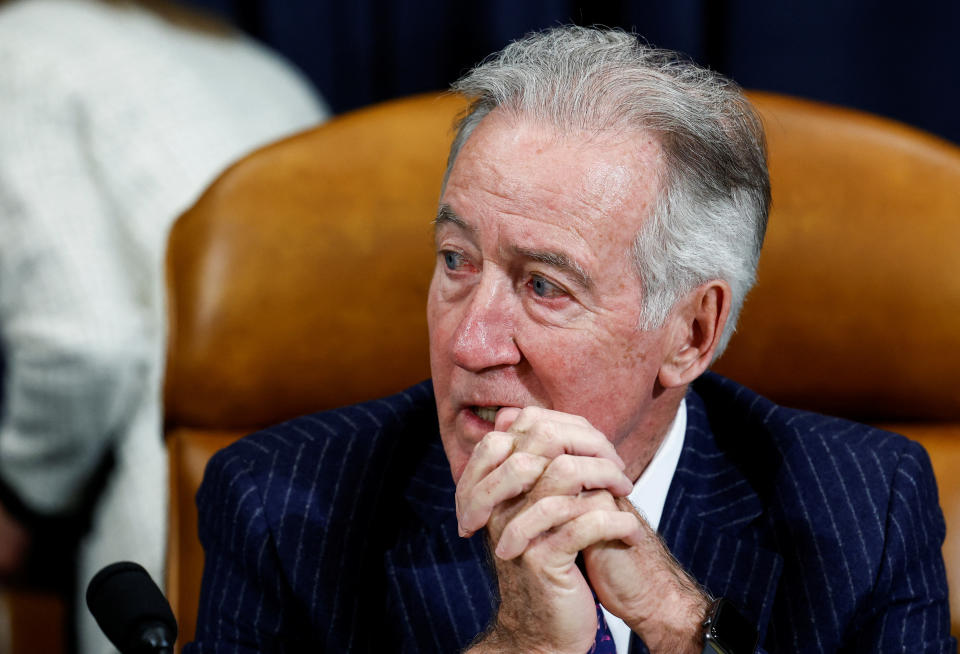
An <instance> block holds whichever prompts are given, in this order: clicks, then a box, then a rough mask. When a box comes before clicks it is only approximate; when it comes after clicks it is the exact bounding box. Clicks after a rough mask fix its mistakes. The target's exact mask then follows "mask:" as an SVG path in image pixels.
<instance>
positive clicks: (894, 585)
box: [854, 442, 957, 654]
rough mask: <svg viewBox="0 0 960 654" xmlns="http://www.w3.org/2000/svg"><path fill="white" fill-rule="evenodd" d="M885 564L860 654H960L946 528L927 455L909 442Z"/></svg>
mask: <svg viewBox="0 0 960 654" xmlns="http://www.w3.org/2000/svg"><path fill="white" fill-rule="evenodd" d="M888 506H889V510H888V512H887V517H886V527H885V539H884V543H885V545H884V551H883V560H882V561H881V566H880V571H879V574H878V576H877V585H876V588H875V591H874V593H873V595H872V601H873V603H874V607H873V609H872V615H871V617H870V618H869V620H868V621H867V623H866V624H865V625H864V626H863V628H862V629H860V630H859V632H858V633H857V634H856V638H857V643H856V645H857V646H856V647H855V648H854V649H855V651H857V652H864V653H867V652H871V653H873V652H916V653H918V654H921V653H923V654H933V653H935V652H944V653H946V652H950V653H955V652H956V651H957V649H956V648H957V644H956V641H954V639H953V638H951V637H950V611H949V607H948V592H947V581H946V570H945V568H944V563H943V554H942V550H941V548H942V546H943V539H944V536H945V535H946V526H945V523H944V520H943V513H942V512H941V510H940V503H939V499H938V496H937V484H936V480H935V479H934V476H933V469H932V467H931V466H930V459H929V457H928V456H927V453H926V451H925V450H924V449H923V448H922V447H921V446H920V445H918V444H916V443H913V442H911V443H909V445H908V447H907V448H906V449H905V450H904V452H903V455H902V456H901V458H900V460H899V464H898V465H897V467H896V468H895V470H894V473H893V478H892V480H891V491H890V498H889V505H888Z"/></svg>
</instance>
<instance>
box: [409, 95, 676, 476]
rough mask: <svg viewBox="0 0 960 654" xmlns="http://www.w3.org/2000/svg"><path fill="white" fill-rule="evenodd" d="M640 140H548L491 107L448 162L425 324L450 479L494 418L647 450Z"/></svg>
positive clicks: (649, 339)
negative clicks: (571, 423) (538, 421)
mask: <svg viewBox="0 0 960 654" xmlns="http://www.w3.org/2000/svg"><path fill="white" fill-rule="evenodd" d="M660 165H661V160H660V150H659V146H658V145H657V143H656V141H655V140H654V139H653V138H652V137H648V136H647V135H644V134H638V133H632V134H629V135H610V134H601V135H589V134H586V135H583V136H580V135H573V136H569V135H568V136H559V135H558V134H556V133H555V132H554V131H553V130H551V129H546V128H542V127H538V126H536V125H533V124H530V123H525V122H522V121H521V122H519V123H517V122H514V121H512V120H510V119H508V118H507V117H505V116H503V115H502V114H500V113H499V112H497V111H495V112H493V113H492V114H490V115H489V116H487V117H486V118H485V119H484V120H483V121H482V122H481V123H480V125H479V126H478V127H477V129H476V130H475V131H474V133H473V134H472V135H471V137H470V138H469V140H468V141H467V143H466V144H465V145H464V147H463V149H462V150H461V151H460V154H459V156H458V157H457V160H456V163H455V165H454V167H453V170H452V171H451V174H450V177H449V180H448V183H447V187H446V190H445V192H444V194H443V197H442V198H441V211H440V215H439V220H438V225H437V229H436V246H437V262H436V269H435V271H434V274H433V282H432V284H431V286H430V296H429V301H428V308H427V317H428V321H429V327H430V363H431V367H432V372H433V384H434V388H435V391H436V397H437V412H438V416H439V421H440V434H441V436H442V439H443V445H444V449H445V450H446V453H447V457H448V458H449V461H450V465H451V470H452V472H453V477H454V479H455V480H459V478H460V475H461V474H462V472H463V468H464V466H465V465H466V462H467V460H468V459H469V457H470V454H471V452H472V451H473V448H474V446H475V445H476V443H477V442H478V441H479V440H480V439H481V438H483V436H484V435H485V434H486V433H488V432H489V431H491V430H492V429H493V422H492V420H493V416H494V414H495V411H496V409H497V408H498V407H502V406H516V407H524V406H529V405H535V406H541V407H545V408H549V409H554V410H557V411H563V412H566V413H571V414H576V415H580V416H583V417H585V418H586V419H587V420H589V421H590V423H591V424H593V426H594V427H596V428H597V429H599V430H600V431H602V432H603V433H604V434H605V435H606V436H607V438H609V439H610V440H611V441H612V442H613V443H614V444H615V445H616V446H617V449H618V451H620V454H621V456H623V457H624V459H625V460H627V461H629V459H628V457H631V458H636V457H637V456H638V455H641V454H638V453H640V452H641V451H642V452H647V453H648V454H647V456H649V455H651V454H652V450H653V449H655V447H656V445H657V440H658V438H659V436H660V434H657V433H651V430H652V429H653V426H652V425H651V419H650V416H649V415H648V413H649V409H650V406H651V404H652V403H653V402H654V398H655V396H656V393H657V391H656V378H657V373H658V370H659V367H660V364H661V363H662V361H663V360H664V357H665V353H666V340H667V339H666V338H665V330H654V331H647V332H644V331H640V330H639V329H638V327H637V326H638V324H639V323H640V301H641V288H640V280H639V279H638V276H637V274H636V272H635V268H634V265H633V262H632V259H631V256H632V252H631V247H632V242H633V239H634V237H635V235H636V233H637V231H638V229H639V228H640V225H641V223H642V221H643V220H644V219H645V218H646V217H647V216H648V215H649V213H650V211H651V207H652V206H653V204H654V200H655V192H656V187H657V179H656V170H657V168H658V166H660Z"/></svg>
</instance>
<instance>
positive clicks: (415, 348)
mask: <svg viewBox="0 0 960 654" xmlns="http://www.w3.org/2000/svg"><path fill="white" fill-rule="evenodd" d="M751 97H752V99H753V100H754V101H755V103H756V105H757V107H758V108H759V110H760V111H761V113H762V114H763V116H764V119H765V123H766V126H767V130H768V137H769V145H770V170H771V175H772V179H773V198H774V200H773V212H772V215H771V219H770V227H769V230H768V235H767V243H766V245H765V247H764V254H763V256H762V257H761V262H760V271H759V279H760V282H759V283H758V285H757V287H756V289H755V290H754V292H753V293H752V294H751V296H750V297H749V298H748V300H747V303H746V306H745V309H744V312H743V316H742V321H741V326H740V329H739V333H738V335H737V336H735V337H734V339H733V341H732V342H731V345H730V348H729V351H728V352H727V353H726V354H725V355H724V356H723V357H722V358H721V359H720V361H718V363H717V365H716V368H717V369H718V370H719V371H720V372H723V373H724V374H728V375H730V376H731V377H734V378H735V379H737V380H738V381H740V382H742V383H745V384H747V385H749V386H751V387H753V388H755V389H756V390H757V391H759V392H762V393H764V394H766V395H768V396H770V397H771V398H773V399H775V400H777V401H779V402H781V403H784V404H792V405H795V406H801V407H804V408H810V409H814V410H820V411H826V412H830V413H834V414H839V415H843V416H848V417H853V418H856V419H860V420H863V421H866V422H871V423H884V424H888V425H892V426H893V427H894V428H895V429H897V430H899V431H901V432H902V433H906V434H907V435H911V436H913V437H917V438H919V439H920V440H921V441H922V442H923V443H924V444H925V445H927V447H928V449H929V451H930V453H931V455H932V457H933V461H934V468H935V471H936V473H937V475H938V480H939V482H940V487H941V500H942V504H943V507H944V511H945V514H946V516H947V522H948V525H960V483H958V482H957V481H956V478H955V476H953V475H952V474H951V473H952V470H955V469H956V467H955V466H956V465H957V464H960V393H958V392H957V391H956V388H955V385H954V384H953V383H952V382H953V379H952V374H951V373H952V372H953V371H955V370H958V369H960V275H958V274H956V272H955V270H954V265H955V264H954V261H955V260H956V258H957V255H958V254H960V220H958V216H960V194H958V193H957V189H958V188H960V151H958V148H956V147H954V146H951V145H949V144H947V143H945V142H943V141H941V140H938V139H936V138H934V137H931V136H929V135H926V134H923V133H920V132H918V131H916V130H913V129H910V128H908V127H905V126H903V125H899V124H896V123H893V122H891V121H888V120H884V119H881V118H877V117H874V116H870V115H867V114H864V113H861V112H855V111H851V110H845V109H839V108H835V107H829V106H826V105H822V104H816V103H812V102H806V101H802V100H797V99H792V98H785V97H780V96H775V95H769V94H762V93H753V94H751ZM462 106H463V105H462V101H461V100H460V99H458V98H457V97H454V96H449V95H443V96H420V97H416V98H411V99H406V100H400V101H394V102H390V103H386V104H383V105H379V106H375V107H371V108H368V109H364V110H360V111H356V112H352V113H350V114H346V115H344V116H341V117H339V118H337V119H336V120H334V121H331V122H330V123H327V124H326V125H323V126H320V127H318V128H316V129H314V130H312V131H309V132H305V133H303V134H300V135H298V136H295V137H293V138H291V139H288V140H285V141H282V142H280V143H277V144H275V145H272V146H269V147H267V148H265V149H263V150H260V151H258V152H255V153H253V154H252V155H250V156H248V157H247V158H245V159H243V160H242V161H240V162H239V163H238V164H236V165H235V166H233V167H232V168H230V169H229V170H228V171H226V172H225V173H224V174H223V175H222V176H221V177H220V178H219V179H218V180H217V181H216V182H215V183H214V184H213V186H211V188H210V189H209V190H208V191H207V193H206V194H205V195H204V196H203V197H202V198H201V199H200V201H199V202H198V203H197V205H196V206H195V207H194V208H193V209H191V210H190V211H189V212H187V213H186V214H185V215H184V216H183V217H182V218H181V219H180V220H179V221H178V223H177V224H176V226H175V227H174V230H173V232H172V234H171V239H170V248H169V254H168V271H169V272H168V274H169V293H170V341H169V355H168V362H167V378H166V399H165V402H166V419H167V433H168V442H169V445H170V454H171V494H172V496H171V528H170V549H169V560H168V595H169V596H170V598H171V601H172V603H173V605H174V610H175V612H176V613H177V615H178V618H179V620H180V623H181V642H185V641H186V640H189V639H190V638H191V637H192V634H193V631H194V626H195V624H194V620H195V616H196V609H197V605H198V597H199V585H200V574H201V571H202V566H203V554H202V550H201V548H200V545H199V543H198V541H197V535H196V509H195V506H194V503H193V497H194V494H195V492H196V489H197V487H198V485H199V483H200V479H201V477H202V471H203V467H204V465H205V464H206V461H207V459H208V458H209V456H210V455H211V454H212V453H213V452H214V451H216V450H217V449H219V448H220V447H222V446H223V445H224V444H226V443H229V442H230V441H231V440H233V439H234V438H236V437H238V436H239V435H241V434H243V433H247V432H249V431H253V430H255V429H258V428H261V427H263V426H266V425H268V424H271V423H274V422H278V421H281V420H283V419H286V418H289V417H292V416H294V415H297V414H301V413H306V412H310V411H317V410H320V409H324V408H329V407H333V406H339V405H343V404H347V403H351V402H355V401H359V400H362V399H367V398H370V397H375V396H379V395H384V394H387V393H390V392H393V391H395V390H399V389H401V388H403V387H405V386H408V385H410V384H412V383H414V382H416V381H418V380H420V379H422V378H425V377H427V376H428V375H429V369H428V356H427V338H426V317H425V296H426V290H427V286H428V284H429V276H430V273H431V270H432V265H433V255H432V238H431V237H432V233H431V232H432V230H431V226H430V221H431V219H432V218H433V215H434V213H435V210H436V201H437V198H438V194H439V188H440V181H441V177H442V172H443V167H444V162H445V159H446V151H447V147H448V145H449V141H450V138H451V136H452V133H451V131H450V126H451V123H452V120H453V117H454V115H455V114H456V113H457V112H458V111H460V110H461V109H462ZM944 553H945V555H946V558H947V566H948V572H949V575H950V580H951V582H952V584H951V586H952V588H953V592H954V593H955V594H956V593H957V592H958V590H960V538H956V537H954V536H953V535H952V533H951V535H950V536H948V540H947V543H946V545H945V549H944ZM952 605H953V607H954V619H953V624H954V633H960V628H958V625H960V597H956V595H955V597H954V602H953V603H952Z"/></svg>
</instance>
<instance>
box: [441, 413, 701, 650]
mask: <svg viewBox="0 0 960 654" xmlns="http://www.w3.org/2000/svg"><path fill="white" fill-rule="evenodd" d="M624 468H625V466H624V462H623V461H622V460H621V459H620V457H619V456H618V455H617V452H616V449H615V448H614V446H613V445H612V444H611V443H610V441H609V440H607V438H606V437H605V436H604V435H603V434H602V433H600V432H599V431H597V430H596V429H594V428H593V427H592V426H591V425H590V423H589V422H588V421H587V420H585V419H584V418H582V417H579V416H573V415H569V414H565V413H560V412H557V411H551V410H548V409H541V408H538V407H527V408H525V409H523V410H521V409H517V408H505V409H501V410H500V412H499V413H498V414H497V418H496V423H495V425H494V430H493V431H492V432H490V433H488V434H487V435H486V436H485V437H484V438H483V439H482V440H481V441H480V442H479V443H478V444H477V446H476V448H475V449H474V451H473V454H472V455H471V458H470V460H469V461H468V463H467V465H466V467H465V468H464V471H463V474H462V476H461V477H460V480H459V481H458V483H457V494H456V499H457V517H458V520H459V525H460V535H461V536H465V537H467V536H471V535H472V534H473V533H475V532H476V531H478V530H480V529H482V528H484V527H486V531H487V537H488V538H489V540H490V544H491V546H492V548H493V551H494V554H495V557H494V560H495V565H496V570H497V577H498V583H499V586H500V596H501V604H500V608H499V611H498V614H497V618H496V621H495V623H494V625H493V626H492V628H491V630H490V631H489V632H488V633H487V634H486V635H485V637H484V638H483V640H481V641H480V642H479V643H477V644H476V650H475V651H506V650H511V651H525V652H541V651H542V652H571V653H576V654H583V653H584V652H586V651H587V650H588V649H589V648H590V645H591V644H592V643H593V641H594V637H595V635H596V630H597V614H596V607H595V603H594V599H593V594H592V593H591V590H590V588H591V586H592V587H593V589H594V591H595V592H596V593H597V596H598V597H599V598H600V601H601V602H602V603H603V605H604V606H605V607H606V608H607V610H609V611H610V612H612V613H613V614H615V615H617V616H618V617H620V618H622V619H623V620H624V622H626V623H627V625H628V626H630V628H631V629H633V630H634V631H636V632H637V633H638V634H640V635H641V636H642V637H644V640H645V641H646V643H647V646H648V647H649V648H650V649H651V651H652V652H656V651H671V652H683V651H687V650H689V651H699V647H698V643H697V641H698V638H697V635H698V629H697V627H698V625H699V622H700V621H701V620H702V616H703V614H704V611H705V606H706V604H707V603H708V599H707V598H706V596H705V595H704V594H703V593H702V592H700V591H699V589H698V588H697V586H696V584H695V582H693V581H692V580H690V579H689V577H688V576H687V575H686V573H685V572H684V571H683V570H682V569H681V568H680V567H679V566H678V565H677V564H676V563H675V561H674V560H673V558H672V557H671V556H670V554H669V552H668V551H667V550H666V548H665V547H664V546H663V545H662V543H661V541H660V540H659V538H658V537H657V535H656V534H655V533H654V532H653V530H651V529H650V527H649V526H648V525H647V523H646V521H644V520H643V518H641V517H640V516H639V515H638V514H637V513H636V511H634V510H633V507H632V506H631V505H630V503H629V502H628V501H627V500H626V499H624V498H625V496H626V495H627V494H629V493H630V491H631V489H632V488H633V482H632V481H631V480H630V479H629V478H628V477H627V476H626V475H625V474H624V472H623V471H624ZM581 552H582V553H583V558H584V568H585V570H586V574H587V577H588V578H589V583H588V581H587V578H585V577H584V574H583V573H582V572H581V571H580V568H578V567H577V565H576V558H577V555H578V554H579V553H581Z"/></svg>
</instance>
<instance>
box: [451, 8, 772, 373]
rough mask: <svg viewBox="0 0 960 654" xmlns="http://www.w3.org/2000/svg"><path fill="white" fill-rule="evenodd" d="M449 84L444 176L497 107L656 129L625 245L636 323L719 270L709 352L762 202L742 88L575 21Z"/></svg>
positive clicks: (587, 128)
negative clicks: (634, 224)
mask: <svg viewBox="0 0 960 654" xmlns="http://www.w3.org/2000/svg"><path fill="white" fill-rule="evenodd" d="M453 89H454V90H455V91H459V92H460V93H462V94H464V95H465V96H467V98H468V99H469V100H470V104H469V106H468V108H467V110H466V112H465V114H464V115H463V116H462V117H461V118H460V120H459V121H458V123H457V127H456V129H457V132H456V136H455V138H454V140H453V145H452V146H451V148H450V157H449V159H448V161H447V172H446V175H445V176H444V186H446V181H447V178H448V177H449V175H450V171H451V170H452V168H453V164H454V161H455V160H456V158H457V154H458V153H459V152H460V149H461V148H462V147H463V145H464V143H466V141H467V139H468V138H469V137H470V134H471V133H472V132H473V130H474V129H475V128H476V127H477V125H478V124H479V123H480V121H481V120H483V118H484V117H485V116H486V115H487V114H489V113H490V112H491V111H493V110H494V109H497V108H499V109H500V110H501V111H506V112H509V113H510V114H512V115H513V116H514V117H516V118H521V117H522V118H525V119H533V120H536V121H538V122H542V123H546V124H550V125H553V126H554V127H555V128H557V129H558V130H560V131H562V132H571V133H577V132H588V133H594V132H598V131H605V130H617V131H621V132H622V131H624V130H634V131H646V132H651V133H653V134H655V135H656V136H657V137H658V139H659V143H660V146H661V148H662V152H663V155H664V159H665V161H666V165H665V170H663V171H659V174H660V180H659V181H660V188H659V191H658V197H657V200H656V203H655V207H654V209H653V211H652V214H651V216H650V217H649V218H648V219H647V220H645V221H644V222H643V225H642V227H641V228H640V230H639V233H638V234H637V236H636V238H635V239H634V245H633V255H634V261H635V265H636V268H637V271H638V273H639V276H640V281H641V287H642V291H643V297H642V298H641V302H642V313H643V317H642V321H641V323H642V324H641V325H640V328H641V329H655V328H657V327H660V326H661V325H663V323H664V321H665V320H666V318H667V316H668V315H669V313H670V310H671V309H672V308H673V306H674V305H675V304H676V302H677V301H678V300H679V299H680V298H682V297H683V296H684V295H685V294H686V293H688V292H689V291H690V290H692V289H693V288H696V287H697V286H698V285H700V284H702V283H704V282H706V281H709V280H712V279H722V280H726V282H727V283H728V284H730V287H731V288H732V290H733V298H732V302H731V308H730V317H729V319H728V321H727V326H726V328H725V330H724V332H723V334H722V335H721V338H720V343H719V347H718V348H717V354H716V355H717V356H719V354H720V353H721V352H722V351H723V349H724V348H725V347H726V345H727V343H728V341H729V340H730V337H731V336H732V335H733V331H734V329H735V325H736V320H737V315H738V314H739V312H740V308H741V306H742V305H743V300H744V297H745V296H746V294H747V292H748V291H749V290H750V288H751V287H752V286H753V283H754V280H755V278H756V267H757V261H758V259H759V257H760V248H761V246H762V244H763V237H764V232H765V231H766V225H767V214H768V212H769V207H770V180H769V176H768V173H767V161H766V145H765V141H764V135H763V127H762V124H761V122H760V119H759V117H758V116H757V114H756V112H755V111H754V109H753V107H751V105H750V103H749V102H748V101H747V99H746V98H745V97H744V95H743V92H742V91H741V89H740V88H739V87H738V86H737V85H736V84H735V83H734V82H733V81H731V80H729V79H727V78H725V77H723V76H722V75H719V74H718V73H714V72H712V71H710V70H706V69H704V68H701V67H699V66H697V65H696V64H693V63H691V62H688V61H685V60H683V59H681V58H680V57H679V56H678V55H677V54H676V53H674V52H670V51H668V50H660V49H657V48H653V47H650V46H648V45H645V44H643V43H641V42H640V41H638V39H637V37H636V36H635V35H633V34H628V33H626V32H623V31H620V30H611V29H595V28H584V27H573V26H567V27H558V28H554V29H550V30H547V31H544V32H539V33H534V34H530V35H528V36H526V37H525V38H523V39H521V40H519V41H515V42H513V43H511V44H510V45H508V46H507V47H506V48H505V49H504V50H503V51H501V52H499V53H498V54H496V55H493V56H492V57H491V58H488V59H487V60H486V61H484V62H483V63H481V64H480V65H479V66H477V67H476V68H474V69H473V70H472V71H470V72H469V73H467V74H466V75H465V76H464V77H463V78H461V79H460V80H459V81H457V82H456V83H454V85H453Z"/></svg>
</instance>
